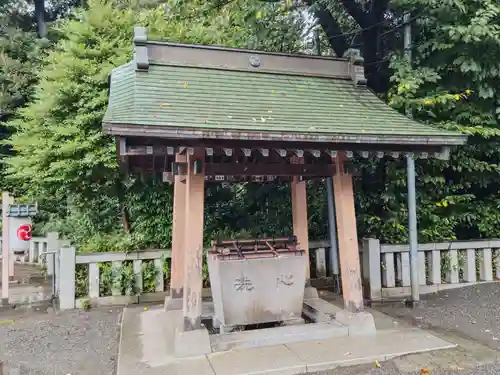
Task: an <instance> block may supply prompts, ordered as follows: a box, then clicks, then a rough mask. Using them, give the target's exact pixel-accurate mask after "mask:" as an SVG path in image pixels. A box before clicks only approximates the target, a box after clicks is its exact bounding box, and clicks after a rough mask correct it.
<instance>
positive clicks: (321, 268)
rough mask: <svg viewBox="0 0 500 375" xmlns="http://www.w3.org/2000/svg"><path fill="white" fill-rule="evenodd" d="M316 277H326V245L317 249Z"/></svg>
mask: <svg viewBox="0 0 500 375" xmlns="http://www.w3.org/2000/svg"><path fill="white" fill-rule="evenodd" d="M316 277H318V278H320V279H321V278H325V277H326V254H325V248H324V247H320V248H319V249H316Z"/></svg>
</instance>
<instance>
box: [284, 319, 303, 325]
mask: <svg viewBox="0 0 500 375" xmlns="http://www.w3.org/2000/svg"><path fill="white" fill-rule="evenodd" d="M305 323H306V321H305V320H304V318H294V319H288V320H283V321H282V322H281V325H282V326H296V325H299V324H305Z"/></svg>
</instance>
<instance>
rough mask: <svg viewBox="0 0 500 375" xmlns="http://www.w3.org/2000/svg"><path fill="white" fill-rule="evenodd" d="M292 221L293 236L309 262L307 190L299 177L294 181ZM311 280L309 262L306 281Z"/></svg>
mask: <svg viewBox="0 0 500 375" xmlns="http://www.w3.org/2000/svg"><path fill="white" fill-rule="evenodd" d="M292 221H293V234H294V235H296V236H297V241H298V243H299V245H300V248H301V249H303V250H304V251H305V255H306V256H307V259H308V260H309V227H308V222H307V190H306V182H305V181H300V180H299V177H298V176H294V177H293V179H292ZM310 278H311V270H310V266H309V262H308V264H307V270H306V280H309V279H310Z"/></svg>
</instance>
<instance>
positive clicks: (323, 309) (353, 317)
mask: <svg viewBox="0 0 500 375" xmlns="http://www.w3.org/2000/svg"><path fill="white" fill-rule="evenodd" d="M304 314H305V315H306V316H308V317H309V318H310V319H312V320H313V321H314V322H329V321H331V320H332V319H333V320H335V321H337V322H338V323H340V324H342V325H344V326H346V327H348V329H349V336H359V335H375V333H376V329H375V321H374V320H373V315H372V314H370V313H369V312H366V311H362V312H358V313H351V312H349V311H346V310H344V309H342V308H340V307H338V306H335V305H332V304H330V303H328V302H326V301H324V300H322V299H321V298H311V299H305V300H304Z"/></svg>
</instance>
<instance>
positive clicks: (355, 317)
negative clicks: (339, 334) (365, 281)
mask: <svg viewBox="0 0 500 375" xmlns="http://www.w3.org/2000/svg"><path fill="white" fill-rule="evenodd" d="M335 320H336V321H337V322H339V323H341V324H344V325H346V326H347V327H349V336H360V335H375V334H376V333H377V330H376V328H375V321H374V320H373V315H372V314H370V313H369V312H366V311H362V312H358V313H350V312H348V311H346V310H340V311H338V312H337V313H335Z"/></svg>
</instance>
